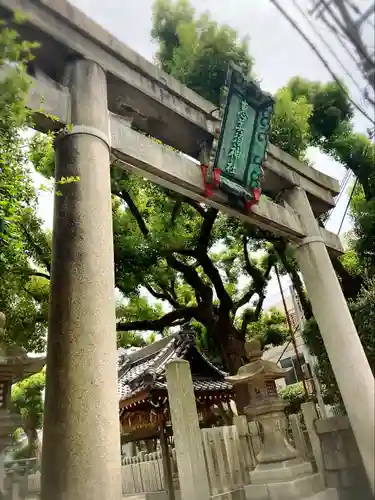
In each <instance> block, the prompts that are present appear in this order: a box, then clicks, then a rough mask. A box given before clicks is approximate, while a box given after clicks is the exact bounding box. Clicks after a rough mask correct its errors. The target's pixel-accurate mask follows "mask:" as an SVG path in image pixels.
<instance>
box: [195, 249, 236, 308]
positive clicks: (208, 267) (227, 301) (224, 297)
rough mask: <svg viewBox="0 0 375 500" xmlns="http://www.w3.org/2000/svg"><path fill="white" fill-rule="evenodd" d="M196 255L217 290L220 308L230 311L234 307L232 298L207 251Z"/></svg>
mask: <svg viewBox="0 0 375 500" xmlns="http://www.w3.org/2000/svg"><path fill="white" fill-rule="evenodd" d="M194 255H195V257H196V259H197V261H198V262H199V264H200V265H201V266H202V268H203V270H204V272H205V273H206V274H207V276H208V277H209V278H210V280H211V282H212V284H213V286H214V288H215V291H216V294H217V297H218V299H219V300H220V308H222V309H226V310H228V311H230V310H231V309H232V307H233V301H232V298H231V296H230V295H229V294H228V292H227V291H226V289H225V286H224V283H223V280H222V278H221V276H220V273H219V271H218V270H217V268H216V267H215V266H214V264H213V263H212V260H211V259H210V257H209V256H208V255H207V251H201V252H199V251H197V252H194Z"/></svg>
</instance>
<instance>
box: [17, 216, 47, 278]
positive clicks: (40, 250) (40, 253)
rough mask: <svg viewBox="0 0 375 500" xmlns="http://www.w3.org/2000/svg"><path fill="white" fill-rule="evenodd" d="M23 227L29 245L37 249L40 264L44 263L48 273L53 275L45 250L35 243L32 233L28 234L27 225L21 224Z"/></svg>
mask: <svg viewBox="0 0 375 500" xmlns="http://www.w3.org/2000/svg"><path fill="white" fill-rule="evenodd" d="M21 227H22V231H23V232H24V234H25V236H26V239H27V241H28V242H29V245H31V247H34V248H35V249H36V252H37V254H38V257H39V259H40V262H42V263H43V264H44V266H45V268H46V269H47V271H48V273H49V274H51V262H50V261H49V260H48V259H46V257H45V255H44V250H43V248H41V247H40V246H39V245H37V244H36V243H35V241H34V239H33V238H32V236H31V235H30V233H29V232H28V230H27V228H26V226H25V224H21Z"/></svg>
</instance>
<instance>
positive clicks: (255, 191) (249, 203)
mask: <svg viewBox="0 0 375 500" xmlns="http://www.w3.org/2000/svg"><path fill="white" fill-rule="evenodd" d="M261 194H262V190H261V189H260V188H254V189H253V196H254V197H253V199H252V200H251V201H246V202H245V210H246V211H248V210H251V207H252V206H254V205H257V204H258V203H259V199H260V195H261Z"/></svg>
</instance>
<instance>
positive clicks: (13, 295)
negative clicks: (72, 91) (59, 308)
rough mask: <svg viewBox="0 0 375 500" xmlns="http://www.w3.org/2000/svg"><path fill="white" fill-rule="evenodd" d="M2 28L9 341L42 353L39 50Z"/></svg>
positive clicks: (2, 195)
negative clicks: (34, 91) (35, 114)
mask: <svg viewBox="0 0 375 500" xmlns="http://www.w3.org/2000/svg"><path fill="white" fill-rule="evenodd" d="M16 17H17V19H16V21H19V20H20V16H18V15H17V16H16ZM0 25H1V30H0V65H3V64H5V65H8V68H9V73H8V76H7V77H6V78H5V79H2V80H1V82H0V173H1V175H0V276H1V281H0V310H2V311H3V312H5V313H6V315H7V330H6V337H5V338H6V341H7V342H8V343H11V344H12V343H17V344H19V345H21V346H24V347H25V348H26V349H28V350H33V351H40V350H42V349H43V348H44V335H45V319H46V309H47V306H46V301H44V299H43V301H42V303H39V302H38V301H37V300H36V299H35V298H34V293H35V294H36V295H37V296H38V297H39V298H40V297H41V296H42V295H43V291H45V287H44V283H43V280H42V279H40V278H39V279H36V278H31V276H32V275H33V274H36V272H37V271H39V269H38V268H39V265H40V264H41V262H40V260H41V258H40V255H38V258H37V259H36V260H34V261H33V259H34V257H35V256H36V252H35V250H36V247H37V246H38V245H39V242H40V240H41V239H44V238H45V235H44V233H43V231H42V229H41V221H40V220H38V218H37V216H36V205H37V193H36V192H35V189H34V187H33V183H32V178H31V170H30V167H29V165H28V158H27V154H26V152H27V151H26V147H25V146H26V140H25V138H24V134H25V132H26V129H27V127H28V126H29V125H30V124H31V116H30V113H29V111H28V110H27V108H26V105H25V99H26V95H27V91H28V89H29V79H28V77H27V75H26V71H25V66H26V64H27V63H28V62H29V61H30V60H31V59H32V50H33V48H35V46H36V45H35V44H31V43H29V42H25V41H22V40H21V39H20V38H19V36H18V34H17V32H16V31H15V30H13V29H10V28H9V27H8V26H7V25H6V23H5V22H4V21H0ZM32 261H33V262H32ZM31 262H32V267H31ZM47 292H48V290H47ZM45 298H46V297H45Z"/></svg>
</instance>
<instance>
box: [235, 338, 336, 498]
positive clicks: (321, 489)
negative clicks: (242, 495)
mask: <svg viewBox="0 0 375 500" xmlns="http://www.w3.org/2000/svg"><path fill="white" fill-rule="evenodd" d="M246 353H247V357H248V360H249V363H248V364H246V365H244V366H241V368H239V370H238V372H237V374H236V375H232V376H228V377H226V380H227V381H228V382H230V383H231V384H233V385H237V384H247V385H248V389H249V394H250V398H251V399H250V404H249V406H247V407H246V408H245V412H246V414H247V416H248V417H250V418H251V419H254V420H257V421H258V422H259V423H260V424H261V425H262V428H263V434H264V435H263V443H262V448H261V451H260V453H259V454H258V456H257V457H256V458H257V461H258V465H257V466H256V468H255V469H254V470H253V471H252V472H251V474H250V475H251V484H250V485H248V486H246V487H245V490H246V498H251V499H253V500H297V499H298V500H301V499H305V498H306V499H309V500H310V498H311V499H312V498H314V499H315V498H319V499H320V500H328V499H335V500H337V498H338V497H337V493H336V492H335V491H331V490H325V484H324V478H323V476H322V474H314V473H313V469H312V465H311V463H310V462H306V461H304V460H303V459H302V458H301V457H299V456H298V452H297V450H296V449H295V448H294V447H293V446H292V445H291V444H290V442H289V440H288V438H287V433H286V432H285V430H286V417H285V413H284V408H285V407H286V403H285V402H283V401H282V400H281V399H280V397H279V396H278V394H277V391H276V384H275V381H276V380H277V379H280V378H283V377H285V375H286V373H288V372H289V369H283V368H280V367H279V366H278V365H277V364H276V363H273V362H272V361H265V360H263V359H262V354H263V353H262V349H261V345H260V342H259V341H257V340H251V341H250V342H248V343H247V344H246ZM317 493H319V495H321V496H318V497H315V496H313V495H315V494H317Z"/></svg>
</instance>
